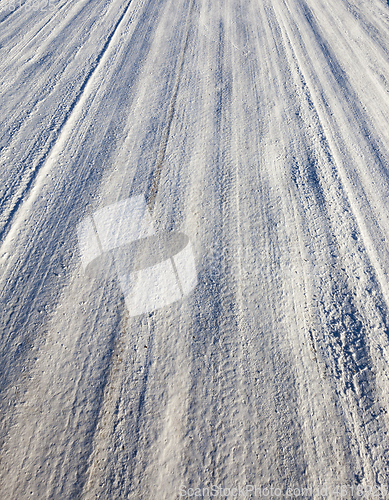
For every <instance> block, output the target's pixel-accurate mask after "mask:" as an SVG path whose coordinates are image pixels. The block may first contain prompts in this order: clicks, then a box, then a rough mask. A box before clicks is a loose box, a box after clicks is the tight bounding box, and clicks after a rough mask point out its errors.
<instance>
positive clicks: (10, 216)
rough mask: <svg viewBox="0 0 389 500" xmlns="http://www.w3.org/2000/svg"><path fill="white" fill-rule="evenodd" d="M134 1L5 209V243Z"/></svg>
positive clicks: (2, 229) (1, 235)
mask: <svg viewBox="0 0 389 500" xmlns="http://www.w3.org/2000/svg"><path fill="white" fill-rule="evenodd" d="M131 3H132V0H129V1H128V2H127V3H126V5H125V7H124V9H123V12H122V14H121V15H120V17H119V19H118V21H117V22H116V24H115V25H114V27H113V29H112V31H111V32H110V33H109V35H108V37H107V40H106V42H105V44H104V46H103V47H102V49H101V51H100V52H99V54H98V56H97V58H96V59H95V61H94V63H93V65H92V67H91V68H90V70H89V72H88V73H87V75H86V77H85V79H84V81H83V83H82V85H81V86H80V88H79V90H78V93H77V95H76V97H75V99H74V100H73V102H72V103H71V105H70V106H69V109H68V111H67V112H66V113H65V115H64V116H63V119H62V122H61V123H60V124H59V126H58V128H57V130H56V133H55V135H54V137H53V138H52V139H51V140H50V142H49V143H48V145H47V149H46V151H45V152H44V153H43V155H41V156H40V157H38V160H37V161H36V165H35V166H34V167H33V168H32V169H31V170H30V171H29V172H28V174H27V176H26V177H25V179H24V181H23V183H22V185H21V186H20V187H19V188H18V189H17V190H16V192H15V193H14V194H13V196H12V201H10V202H9V203H8V206H6V207H4V208H3V211H2V212H3V213H2V217H3V223H2V226H1V227H0V240H2V241H4V242H5V240H6V236H7V235H8V234H9V230H10V227H11V225H12V224H17V222H16V220H15V219H16V218H17V213H18V211H19V210H20V208H21V206H22V205H25V204H26V203H28V202H29V198H30V197H31V195H32V188H33V186H34V184H37V183H39V180H40V179H39V177H40V178H44V177H45V176H46V175H47V173H48V172H49V171H50V167H51V161H52V158H53V156H54V155H55V154H56V153H57V149H58V148H59V147H61V145H62V142H63V141H64V139H65V137H64V136H67V135H68V133H69V130H68V129H69V126H70V128H71V127H72V120H74V119H75V117H76V115H78V114H79V113H80V112H81V107H82V104H83V102H84V101H85V100H86V99H87V94H88V90H87V87H88V85H89V86H90V85H91V83H92V81H93V77H94V76H95V75H96V74H97V73H96V72H97V71H98V69H99V67H100V65H101V63H102V61H103V58H104V56H105V55H106V54H107V52H108V50H109V48H110V45H111V42H112V40H113V37H114V36H115V34H116V33H117V31H118V30H119V28H120V26H121V24H122V22H123V20H124V18H125V16H126V14H127V12H128V10H129V8H130V5H131ZM79 108H80V109H79ZM61 136H62V137H61ZM33 152H34V150H32V153H31V154H33ZM28 160H30V161H31V160H32V158H28V157H27V158H26V161H28Z"/></svg>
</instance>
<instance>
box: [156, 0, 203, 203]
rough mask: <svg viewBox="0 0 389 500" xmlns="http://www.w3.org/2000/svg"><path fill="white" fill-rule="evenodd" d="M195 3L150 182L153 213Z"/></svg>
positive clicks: (191, 4)
mask: <svg viewBox="0 0 389 500" xmlns="http://www.w3.org/2000/svg"><path fill="white" fill-rule="evenodd" d="M194 3H195V2H194V0H189V12H188V17H187V20H186V27H185V35H184V43H183V46H182V49H181V53H180V57H179V65H178V71H177V76H176V80H175V83H174V88H173V93H172V97H171V99H170V103H169V107H168V110H167V114H166V125H165V128H164V130H163V132H162V139H161V143H160V146H159V148H158V152H157V160H156V164H155V167H154V171H153V173H152V176H151V180H150V183H151V186H150V187H149V189H148V194H147V195H146V201H147V205H148V207H149V209H150V211H151V212H152V211H153V209H154V205H155V200H156V197H157V194H158V189H159V183H160V179H161V173H162V167H163V161H164V159H165V154H166V148H167V144H168V141H169V135H170V128H171V124H172V121H173V117H174V111H175V107H176V101H177V94H178V88H179V85H180V80H181V75H182V71H183V67H184V62H185V53H186V49H187V47H188V40H189V32H190V28H191V18H192V14H193V8H194Z"/></svg>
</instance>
